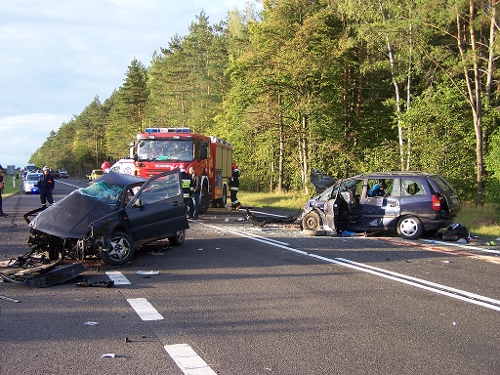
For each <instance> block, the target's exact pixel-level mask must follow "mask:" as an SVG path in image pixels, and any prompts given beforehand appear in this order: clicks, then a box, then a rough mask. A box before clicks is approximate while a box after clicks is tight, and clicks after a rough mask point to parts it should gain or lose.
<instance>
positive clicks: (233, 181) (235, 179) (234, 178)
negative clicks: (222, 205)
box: [229, 164, 241, 211]
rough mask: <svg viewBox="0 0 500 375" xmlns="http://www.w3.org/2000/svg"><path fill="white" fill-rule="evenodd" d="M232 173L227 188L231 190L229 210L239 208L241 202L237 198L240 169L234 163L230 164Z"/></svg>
mask: <svg viewBox="0 0 500 375" xmlns="http://www.w3.org/2000/svg"><path fill="white" fill-rule="evenodd" d="M231 168H232V170H233V174H232V175H231V178H230V179H229V190H230V191H231V208H230V210H233V211H234V210H239V209H240V207H241V203H240V201H239V200H238V198H237V196H236V195H237V194H238V190H239V189H240V171H239V170H238V166H237V165H236V164H233V165H232V167H231Z"/></svg>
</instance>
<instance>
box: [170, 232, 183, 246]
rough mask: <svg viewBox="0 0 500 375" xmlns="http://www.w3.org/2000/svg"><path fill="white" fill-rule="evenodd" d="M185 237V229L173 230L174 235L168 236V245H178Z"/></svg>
mask: <svg viewBox="0 0 500 375" xmlns="http://www.w3.org/2000/svg"><path fill="white" fill-rule="evenodd" d="M185 239H186V231H185V230H184V229H183V230H178V231H177V232H175V235H174V236H172V237H168V242H170V245H172V246H180V245H182V244H183V243H184V240H185Z"/></svg>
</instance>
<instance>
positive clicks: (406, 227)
mask: <svg viewBox="0 0 500 375" xmlns="http://www.w3.org/2000/svg"><path fill="white" fill-rule="evenodd" d="M396 229H397V231H398V234H399V235H400V236H401V237H402V238H404V239H407V240H416V239H417V238H419V237H420V236H421V235H422V234H423V233H424V225H423V224H422V222H421V221H420V220H419V219H418V218H416V217H415V216H405V217H403V218H401V219H400V220H399V221H398V225H397V228H396Z"/></svg>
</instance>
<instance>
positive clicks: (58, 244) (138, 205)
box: [24, 169, 189, 265]
mask: <svg viewBox="0 0 500 375" xmlns="http://www.w3.org/2000/svg"><path fill="white" fill-rule="evenodd" d="M35 214H36V216H35V218H34V219H33V220H31V221H30V220H29V216H33V215H35ZM24 218H25V219H26V221H27V222H28V223H29V227H30V237H29V239H28V246H30V247H31V248H32V250H34V251H35V252H37V253H43V252H46V251H47V249H50V258H51V259H57V258H58V257H61V256H63V257H64V256H69V257H71V258H72V259H81V260H83V259H84V258H85V257H89V256H90V257H95V256H100V257H101V258H102V259H103V260H104V261H105V262H106V263H108V264H111V265H120V264H124V263H126V262H128V261H130V259H132V257H133V255H134V251H135V250H136V249H137V248H139V247H140V246H142V245H144V244H146V243H149V242H153V241H158V240H161V239H165V238H166V239H168V241H169V242H170V244H171V245H172V246H179V245H182V244H183V243H184V239H185V230H186V229H187V228H189V225H188V221H187V219H186V209H185V205H184V198H183V192H182V178H181V173H180V171H179V170H178V169H177V170H174V171H170V172H164V173H161V174H158V175H155V176H153V177H151V178H150V179H145V178H139V177H135V176H129V175H125V174H120V173H114V172H110V173H106V174H104V175H103V176H102V177H101V178H99V179H97V180H95V181H94V183H93V184H91V185H90V186H88V187H85V188H81V189H78V190H74V191H73V192H72V193H70V194H69V195H68V196H66V197H64V198H63V199H61V200H60V201H58V202H57V203H55V204H53V205H52V206H50V207H48V208H47V209H45V210H40V209H36V210H33V211H30V212H28V213H26V214H25V215H24Z"/></svg>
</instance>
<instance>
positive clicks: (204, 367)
mask: <svg viewBox="0 0 500 375" xmlns="http://www.w3.org/2000/svg"><path fill="white" fill-rule="evenodd" d="M165 350H166V351H167V353H168V354H169V355H170V357H172V359H173V360H174V362H175V363H176V364H177V366H179V368H180V369H181V370H182V372H183V373H184V374H185V375H216V374H217V373H216V372H215V371H214V370H212V369H211V368H210V366H208V364H207V363H206V362H205V361H204V360H203V359H202V358H201V357H200V356H199V355H198V354H196V352H195V351H194V350H193V348H191V347H190V346H189V345H188V344H175V345H165Z"/></svg>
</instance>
